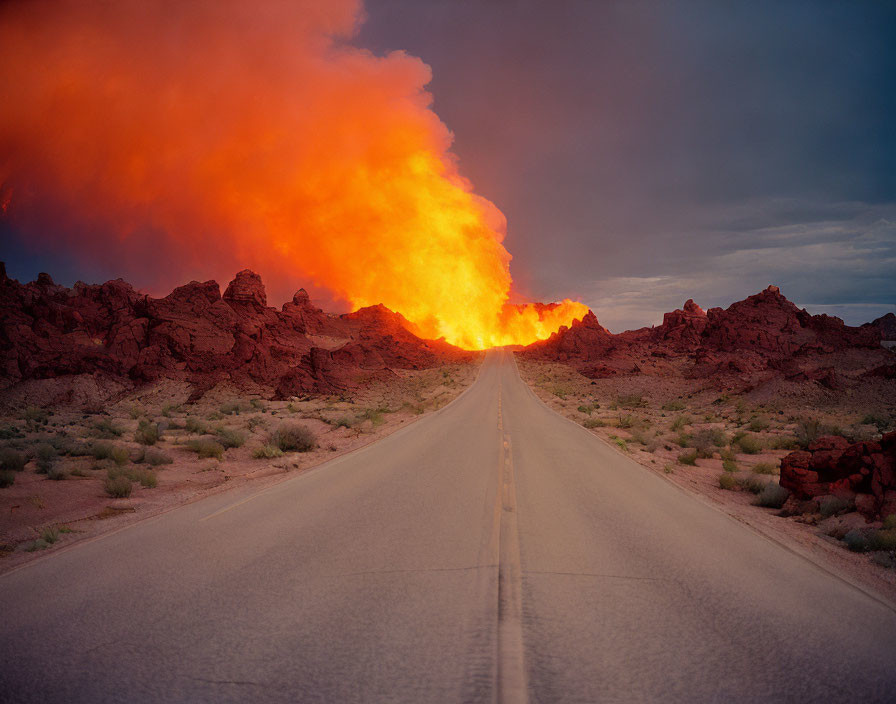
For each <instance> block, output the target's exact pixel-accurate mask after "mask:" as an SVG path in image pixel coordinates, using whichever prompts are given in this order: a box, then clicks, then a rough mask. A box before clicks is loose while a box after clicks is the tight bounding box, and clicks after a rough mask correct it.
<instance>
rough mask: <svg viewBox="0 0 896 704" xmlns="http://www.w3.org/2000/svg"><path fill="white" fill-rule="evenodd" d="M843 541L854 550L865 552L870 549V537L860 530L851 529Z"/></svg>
mask: <svg viewBox="0 0 896 704" xmlns="http://www.w3.org/2000/svg"><path fill="white" fill-rule="evenodd" d="M843 542H844V543H846V547H848V548H849V549H850V550H852V551H853V552H865V551H866V550H867V549H868V538H867V537H866V536H865V534H864V533H863V532H862V531H860V530H851V531H849V533H847V534H846V535H844V536H843Z"/></svg>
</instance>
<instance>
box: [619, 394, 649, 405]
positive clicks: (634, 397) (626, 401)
mask: <svg viewBox="0 0 896 704" xmlns="http://www.w3.org/2000/svg"><path fill="white" fill-rule="evenodd" d="M616 405H617V406H618V407H620V408H645V407H646V406H647V399H645V398H644V397H643V396H642V395H641V394H628V395H625V396H617V397H616Z"/></svg>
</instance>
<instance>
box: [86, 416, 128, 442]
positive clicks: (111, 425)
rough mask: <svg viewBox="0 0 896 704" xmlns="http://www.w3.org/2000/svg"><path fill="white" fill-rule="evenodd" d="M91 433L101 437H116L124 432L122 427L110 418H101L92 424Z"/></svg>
mask: <svg viewBox="0 0 896 704" xmlns="http://www.w3.org/2000/svg"><path fill="white" fill-rule="evenodd" d="M93 433H94V435H96V436H97V437H101V438H118V437H121V435H122V433H124V429H123V428H122V427H120V426H118V425H116V424H115V421H114V420H112V419H111V418H103V419H101V420H98V421H96V422H95V423H94V424H93Z"/></svg>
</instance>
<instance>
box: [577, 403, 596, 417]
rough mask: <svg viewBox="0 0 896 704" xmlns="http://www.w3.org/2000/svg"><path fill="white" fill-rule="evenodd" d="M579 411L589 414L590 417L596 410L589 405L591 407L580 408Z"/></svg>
mask: <svg viewBox="0 0 896 704" xmlns="http://www.w3.org/2000/svg"><path fill="white" fill-rule="evenodd" d="M577 410H578V412H579V413H587V414H588V415H589V416H590V415H591V412H592V411H593V410H594V409H593V408H591V406H590V405H589V406H579V407H578V409H577Z"/></svg>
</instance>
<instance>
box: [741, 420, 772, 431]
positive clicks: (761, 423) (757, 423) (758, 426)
mask: <svg viewBox="0 0 896 704" xmlns="http://www.w3.org/2000/svg"><path fill="white" fill-rule="evenodd" d="M770 425H771V423H770V422H769V419H768V418H765V417H763V416H756V417H755V418H753V420H751V421H750V424H749V425H748V426H747V427H748V428H749V429H750V430H751V431H753V432H754V433H761V432H762V431H763V430H768V427H769V426H770Z"/></svg>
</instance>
